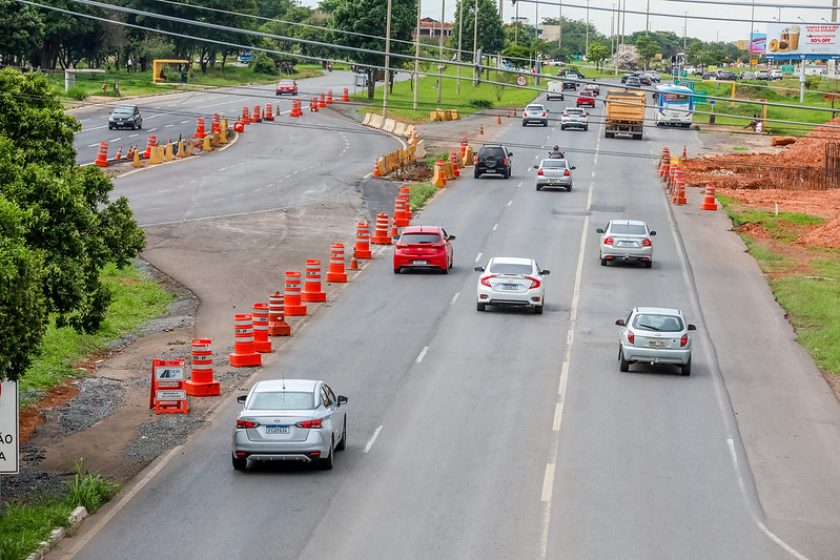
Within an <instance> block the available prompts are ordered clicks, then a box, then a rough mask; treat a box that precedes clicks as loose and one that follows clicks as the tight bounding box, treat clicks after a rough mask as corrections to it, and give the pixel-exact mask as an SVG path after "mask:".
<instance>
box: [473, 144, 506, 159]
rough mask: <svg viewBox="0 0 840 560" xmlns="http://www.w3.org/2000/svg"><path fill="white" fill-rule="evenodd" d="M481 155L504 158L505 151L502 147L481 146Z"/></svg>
mask: <svg viewBox="0 0 840 560" xmlns="http://www.w3.org/2000/svg"><path fill="white" fill-rule="evenodd" d="M479 155H480V156H481V157H490V156H492V157H495V158H503V157H505V152H504V150H502V149H501V148H487V147H485V148H481V151H480V152H479Z"/></svg>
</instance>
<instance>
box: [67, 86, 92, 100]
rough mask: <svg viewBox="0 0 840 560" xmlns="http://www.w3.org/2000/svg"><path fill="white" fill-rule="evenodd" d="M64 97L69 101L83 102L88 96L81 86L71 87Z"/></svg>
mask: <svg viewBox="0 0 840 560" xmlns="http://www.w3.org/2000/svg"><path fill="white" fill-rule="evenodd" d="M64 95H66V96H67V97H69V98H70V99H75V100H76V101H84V100H85V99H87V96H88V94H87V92H86V91H85V88H83V87H82V86H73V87H71V88H70V89H68V90H67V92H66V93H65V94H64Z"/></svg>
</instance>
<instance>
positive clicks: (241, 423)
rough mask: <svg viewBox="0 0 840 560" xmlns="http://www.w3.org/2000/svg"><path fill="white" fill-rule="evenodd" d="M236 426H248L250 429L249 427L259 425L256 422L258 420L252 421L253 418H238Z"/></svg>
mask: <svg viewBox="0 0 840 560" xmlns="http://www.w3.org/2000/svg"><path fill="white" fill-rule="evenodd" d="M236 427H237V428H246V429H248V428H256V427H257V423H256V422H252V421H251V420H242V419H239V418H237V420H236Z"/></svg>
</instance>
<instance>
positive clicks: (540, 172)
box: [537, 169, 545, 175]
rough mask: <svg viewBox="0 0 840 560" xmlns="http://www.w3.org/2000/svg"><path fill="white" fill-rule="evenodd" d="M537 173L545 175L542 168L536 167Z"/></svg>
mask: <svg viewBox="0 0 840 560" xmlns="http://www.w3.org/2000/svg"><path fill="white" fill-rule="evenodd" d="M537 175H545V173H543V170H542V169H538V170H537Z"/></svg>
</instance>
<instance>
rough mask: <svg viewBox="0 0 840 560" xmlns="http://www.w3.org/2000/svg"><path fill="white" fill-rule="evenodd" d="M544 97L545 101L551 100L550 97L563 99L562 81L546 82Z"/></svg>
mask: <svg viewBox="0 0 840 560" xmlns="http://www.w3.org/2000/svg"><path fill="white" fill-rule="evenodd" d="M545 99H546V101H551V100H552V99H560V100H561V101H563V100H564V99H565V97H564V96H563V82H548V86H547V87H546V91H545Z"/></svg>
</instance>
